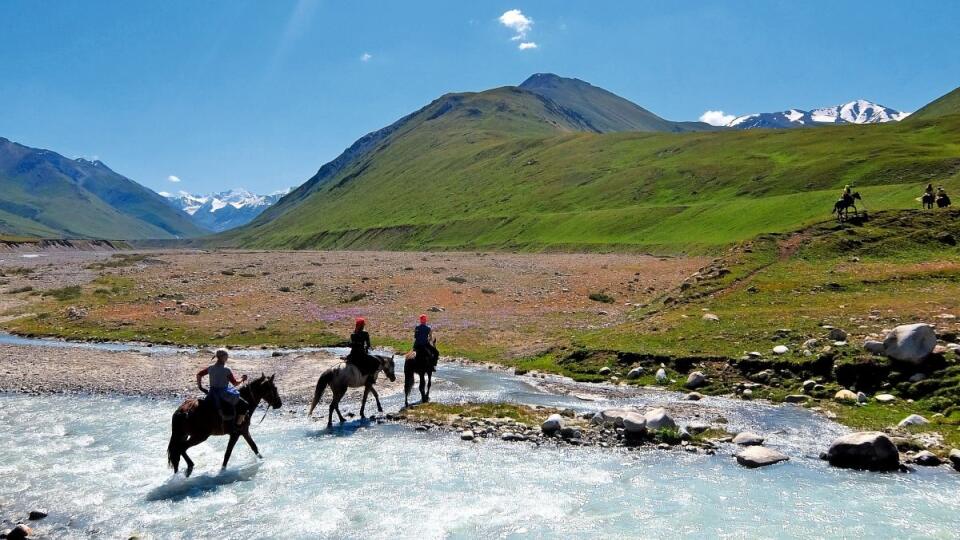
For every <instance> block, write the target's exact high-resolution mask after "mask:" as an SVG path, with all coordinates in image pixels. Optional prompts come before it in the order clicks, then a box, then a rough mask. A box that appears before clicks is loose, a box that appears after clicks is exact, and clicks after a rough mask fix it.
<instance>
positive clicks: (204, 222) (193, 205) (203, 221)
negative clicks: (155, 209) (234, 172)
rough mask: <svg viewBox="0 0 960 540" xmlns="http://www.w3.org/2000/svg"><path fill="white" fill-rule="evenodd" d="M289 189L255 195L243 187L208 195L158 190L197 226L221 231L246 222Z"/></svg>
mask: <svg viewBox="0 0 960 540" xmlns="http://www.w3.org/2000/svg"><path fill="white" fill-rule="evenodd" d="M289 191H290V190H289V189H286V190H282V191H277V192H274V193H271V194H269V195H255V194H253V193H250V192H249V191H247V190H245V189H231V190H228V191H221V192H220V193H211V194H208V195H193V194H190V193H187V192H186V191H180V192H178V193H176V194H170V193H165V192H161V193H160V195H163V196H164V197H166V198H167V200H168V201H169V202H170V204H172V205H173V206H174V207H176V208H177V209H179V210H183V211H184V212H186V213H187V214H188V215H190V217H191V218H192V219H193V222H194V223H196V224H197V226H199V227H203V228H205V229H208V230H211V231H214V232H222V231H226V230H228V229H233V228H234V227H239V226H241V225H246V224H247V223H250V221H252V220H253V218H255V217H257V216H259V215H260V213H261V212H263V211H264V210H266V209H267V208H268V207H269V206H270V205H272V204H273V203H275V202H277V201H278V200H280V198H281V197H283V196H284V195H286V194H287V193H288V192H289Z"/></svg>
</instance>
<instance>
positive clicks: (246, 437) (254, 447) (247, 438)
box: [243, 428, 263, 459]
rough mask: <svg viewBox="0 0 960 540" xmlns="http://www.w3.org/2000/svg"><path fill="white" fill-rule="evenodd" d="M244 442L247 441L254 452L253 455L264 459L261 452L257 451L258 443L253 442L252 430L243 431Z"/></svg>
mask: <svg viewBox="0 0 960 540" xmlns="http://www.w3.org/2000/svg"><path fill="white" fill-rule="evenodd" d="M243 440H245V441H247V446H249V447H250V449H251V450H253V453H254V454H256V455H257V457H258V458H260V459H263V456H261V455H260V450H258V449H257V443H255V442H253V437H251V436H250V428H247V429H245V430H243Z"/></svg>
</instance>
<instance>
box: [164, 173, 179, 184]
mask: <svg viewBox="0 0 960 540" xmlns="http://www.w3.org/2000/svg"><path fill="white" fill-rule="evenodd" d="M167 180H169V181H171V182H173V183H174V184H176V183H179V182H180V177H179V176H174V175H172V174H171V175H170V176H168V177H167Z"/></svg>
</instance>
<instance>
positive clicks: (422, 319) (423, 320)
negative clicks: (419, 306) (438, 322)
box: [420, 313, 427, 324]
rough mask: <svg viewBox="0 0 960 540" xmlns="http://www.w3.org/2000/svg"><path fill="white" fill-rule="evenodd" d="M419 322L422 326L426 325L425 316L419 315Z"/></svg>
mask: <svg viewBox="0 0 960 540" xmlns="http://www.w3.org/2000/svg"><path fill="white" fill-rule="evenodd" d="M420 322H421V323H423V324H427V316H426V315H424V314H422V313H421V314H420Z"/></svg>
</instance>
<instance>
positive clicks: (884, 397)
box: [873, 394, 897, 403]
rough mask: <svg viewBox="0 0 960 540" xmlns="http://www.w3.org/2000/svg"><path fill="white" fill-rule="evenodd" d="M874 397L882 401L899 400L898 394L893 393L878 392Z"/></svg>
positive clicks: (891, 401)
mask: <svg viewBox="0 0 960 540" xmlns="http://www.w3.org/2000/svg"><path fill="white" fill-rule="evenodd" d="M873 399H875V400H877V401H878V402H880V403H893V402H894V401H896V400H897V398H896V396H894V395H893V394H877V395H876V396H874V398H873Z"/></svg>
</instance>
